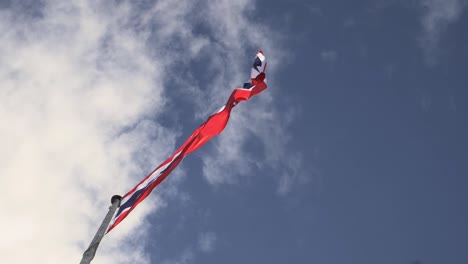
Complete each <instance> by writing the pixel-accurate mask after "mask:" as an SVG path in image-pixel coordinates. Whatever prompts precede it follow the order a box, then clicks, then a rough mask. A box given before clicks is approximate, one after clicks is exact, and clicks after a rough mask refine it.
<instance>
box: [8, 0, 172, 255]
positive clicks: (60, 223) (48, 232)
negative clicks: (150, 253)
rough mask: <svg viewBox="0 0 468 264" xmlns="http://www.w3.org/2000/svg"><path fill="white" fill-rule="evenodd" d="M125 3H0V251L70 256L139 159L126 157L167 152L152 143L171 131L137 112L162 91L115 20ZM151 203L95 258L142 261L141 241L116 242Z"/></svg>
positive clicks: (125, 12)
mask: <svg viewBox="0 0 468 264" xmlns="http://www.w3.org/2000/svg"><path fill="white" fill-rule="evenodd" d="M15 10H19V8H17V9H15ZM131 12H132V10H131V8H130V7H129V6H126V5H125V4H122V5H119V6H112V5H108V3H96V2H94V1H89V2H87V1H80V2H75V3H71V2H68V1H67V2H63V1H46V2H45V3H44V7H43V9H42V10H41V15H40V16H37V17H32V16H28V15H25V14H23V13H18V11H13V9H10V10H2V11H1V14H0V31H1V32H2V34H1V35H0V43H1V45H0V60H1V61H2V63H1V64H0V83H1V86H2V87H1V89H0V101H1V102H2V103H1V104H0V120H2V122H1V124H0V126H1V127H0V131H1V137H0V146H2V147H1V149H0V175H1V177H0V192H1V193H2V200H3V201H4V205H3V211H4V212H5V217H2V218H1V219H0V229H1V233H2V236H3V239H2V240H1V241H0V248H1V254H2V261H3V262H5V263H30V262H34V263H49V264H50V263H63V262H64V260H72V261H73V262H78V261H79V259H80V258H81V254H82V252H83V249H84V248H85V247H86V246H87V244H88V243H89V242H90V240H91V238H92V235H93V234H94V232H95V231H96V229H97V227H98V225H99V223H100V221H101V220H102V218H103V217H104V215H105V213H106V212H107V208H108V206H109V199H110V197H111V196H112V195H113V194H115V193H120V194H122V192H124V191H127V189H128V188H129V187H130V186H132V185H133V184H134V183H135V180H136V179H135V175H143V173H144V171H145V170H148V169H149V168H147V167H146V168H145V167H141V166H139V165H140V164H139V162H138V160H135V159H134V157H135V156H138V157H140V159H144V160H151V162H152V163H153V164H154V162H156V161H160V160H163V158H165V157H164V156H163V154H167V153H157V152H156V150H157V149H161V148H163V149H173V148H174V142H175V135H177V134H176V133H171V131H169V130H168V129H166V128H164V127H161V126H160V125H158V124H156V123H154V122H152V121H150V120H149V119H148V120H146V121H142V122H137V121H138V120H141V119H144V118H145V116H147V115H148V114H150V113H151V114H152V115H154V116H157V115H158V113H159V112H160V111H161V106H163V105H164V104H165V100H164V99H163V97H162V92H163V90H162V86H161V83H162V81H161V77H160V74H161V73H162V70H161V65H160V64H159V63H158V62H157V61H154V60H152V58H151V57H150V56H149V52H148V49H147V47H146V46H145V35H144V32H135V31H134V30H132V29H131V28H130V27H129V26H127V25H126V23H128V22H129V21H128V20H129V19H130V17H131ZM128 126H131V127H133V128H131V129H128V128H127V127H128ZM123 129H126V131H125V132H122V131H124V130H123ZM163 138H164V140H163ZM142 150H145V152H144V153H143V152H142ZM158 204H159V201H158V199H157V198H153V202H152V203H151V209H150V206H148V205H149V204H148V205H143V206H141V208H139V209H138V210H137V211H136V212H135V215H134V217H132V218H129V219H128V221H127V223H123V224H122V226H121V227H119V230H118V231H115V232H113V233H111V234H110V237H112V243H102V246H101V249H100V252H99V253H98V255H97V258H96V261H99V263H128V262H132V263H145V262H146V260H145V254H144V252H143V245H138V244H135V245H134V246H132V247H124V248H126V249H123V250H122V248H119V246H122V245H123V244H122V243H123V241H124V239H125V243H126V244H127V243H129V240H130V239H129V237H128V236H127V235H128V233H129V232H130V231H132V232H138V231H136V228H141V229H139V230H144V228H145V226H144V222H143V219H144V217H143V216H144V215H146V214H148V212H149V211H152V210H155V209H156V208H158ZM140 235H143V233H141V234H140ZM130 244H131V243H130ZM25 252H27V254H25ZM129 260H131V261H129Z"/></svg>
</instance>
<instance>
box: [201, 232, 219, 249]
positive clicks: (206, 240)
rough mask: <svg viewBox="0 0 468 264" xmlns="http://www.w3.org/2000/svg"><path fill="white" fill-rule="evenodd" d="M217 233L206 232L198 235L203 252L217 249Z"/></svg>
mask: <svg viewBox="0 0 468 264" xmlns="http://www.w3.org/2000/svg"><path fill="white" fill-rule="evenodd" d="M215 243H216V233H214V232H204V233H201V234H200V235H199V237H198V247H199V248H200V250H201V251H202V252H205V253H209V252H211V251H213V250H214V249H215Z"/></svg>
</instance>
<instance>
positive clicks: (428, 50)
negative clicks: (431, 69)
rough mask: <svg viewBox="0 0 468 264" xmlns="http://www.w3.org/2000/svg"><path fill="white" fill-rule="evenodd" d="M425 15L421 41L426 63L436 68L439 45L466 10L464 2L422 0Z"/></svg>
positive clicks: (455, 0) (460, 0)
mask: <svg viewBox="0 0 468 264" xmlns="http://www.w3.org/2000/svg"><path fill="white" fill-rule="evenodd" d="M421 5H422V7H423V12H424V15H423V16H422V18H421V24H422V27H423V35H422V37H421V39H420V43H421V46H422V48H423V50H424V55H425V60H426V63H427V64H428V65H430V66H434V65H435V64H436V63H437V58H438V53H439V50H438V45H439V42H440V40H441V38H442V35H443V33H444V31H445V30H446V28H447V27H448V26H449V25H450V24H452V23H455V22H456V21H457V20H458V18H459V17H460V15H461V14H462V11H463V9H464V7H465V6H466V5H465V2H464V1H462V0H421Z"/></svg>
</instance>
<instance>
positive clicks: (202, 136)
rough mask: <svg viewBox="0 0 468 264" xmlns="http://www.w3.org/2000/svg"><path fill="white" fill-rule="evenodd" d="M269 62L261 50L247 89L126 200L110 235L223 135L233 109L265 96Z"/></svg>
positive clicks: (235, 95)
mask: <svg viewBox="0 0 468 264" xmlns="http://www.w3.org/2000/svg"><path fill="white" fill-rule="evenodd" d="M265 70H266V59H265V56H264V54H263V52H262V51H261V50H260V51H259V52H258V53H257V56H256V57H255V60H254V63H253V66H252V70H251V73H250V81H249V82H247V83H244V87H243V88H237V89H234V91H233V92H232V93H231V96H230V97H229V99H228V101H227V103H226V104H225V105H224V106H223V107H221V109H219V110H218V111H217V112H216V113H214V114H212V115H211V116H210V117H209V118H208V120H206V122H205V123H203V124H202V125H200V126H199V127H198V128H197V129H196V130H195V131H194V132H193V133H192V134H191V135H190V137H189V138H188V139H187V140H186V141H185V143H184V144H183V145H182V146H181V147H180V148H179V149H178V150H177V151H176V152H175V153H174V154H173V155H172V156H170V157H169V158H168V159H167V160H166V161H164V162H163V163H162V164H161V165H159V166H158V167H157V168H156V169H155V170H154V171H153V172H151V173H150V174H149V175H148V176H146V177H145V178H144V179H143V180H142V181H141V182H140V183H138V184H137V185H136V186H135V187H133V189H131V190H130V191H129V192H128V193H127V194H125V195H124V196H123V197H122V201H121V203H120V207H119V209H118V210H117V213H116V214H115V216H114V219H113V221H112V222H111V224H110V225H109V227H108V229H107V232H109V231H111V230H112V229H113V228H114V227H116V226H117V225H118V224H119V223H120V222H122V220H123V219H125V217H127V215H128V214H129V213H130V212H131V211H132V210H133V209H135V207H136V206H137V205H138V204H139V203H140V202H141V201H143V200H144V199H145V198H146V197H147V196H148V195H149V194H150V193H151V192H152V191H153V189H154V188H155V187H156V186H158V185H159V184H160V183H161V182H162V181H163V180H164V179H165V178H166V177H167V176H168V175H169V174H170V173H171V172H172V171H173V170H174V169H175V168H176V167H177V165H179V163H180V162H181V161H182V159H184V157H185V156H187V155H188V154H190V153H191V152H193V151H195V150H197V149H198V148H200V147H201V146H203V145H204V144H205V143H206V142H208V141H209V140H210V139H211V138H212V137H214V136H216V135H218V134H220V133H221V132H222V131H223V129H224V128H225V127H226V124H227V122H228V120H229V116H230V114H231V110H232V109H233V108H234V107H235V106H236V105H237V104H238V103H240V102H242V101H246V100H249V99H250V98H251V97H252V96H255V95H257V94H259V93H261V92H262V91H263V90H265V89H266V88H267V85H266V80H265Z"/></svg>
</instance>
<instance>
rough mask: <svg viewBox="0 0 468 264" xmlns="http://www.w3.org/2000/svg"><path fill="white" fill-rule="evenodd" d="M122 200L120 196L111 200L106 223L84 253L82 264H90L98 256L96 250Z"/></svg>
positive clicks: (105, 219)
mask: <svg viewBox="0 0 468 264" xmlns="http://www.w3.org/2000/svg"><path fill="white" fill-rule="evenodd" d="M121 200H122V197H121V196H120V195H114V196H112V198H111V203H112V205H111V206H110V207H109V212H107V215H106V217H105V218H104V221H102V224H101V226H100V227H99V229H98V231H97V232H96V235H95V236H94V238H93V241H91V244H89V247H88V249H86V251H85V252H84V253H83V258H82V259H81V262H80V264H89V263H91V260H93V258H94V255H96V250H97V248H98V246H99V243H100V242H101V239H102V238H103V237H104V235H105V234H106V231H107V227H108V226H109V223H110V221H111V220H112V216H113V215H114V213H115V210H117V208H118V207H119V206H120V201H121Z"/></svg>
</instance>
